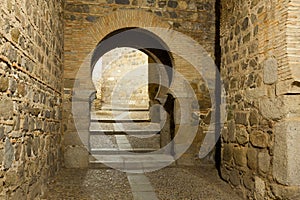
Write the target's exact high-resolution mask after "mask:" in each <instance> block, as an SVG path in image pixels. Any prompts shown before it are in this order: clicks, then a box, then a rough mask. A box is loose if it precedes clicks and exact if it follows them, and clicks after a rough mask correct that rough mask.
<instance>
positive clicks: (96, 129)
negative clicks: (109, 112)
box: [90, 121, 160, 135]
mask: <svg viewBox="0 0 300 200" xmlns="http://www.w3.org/2000/svg"><path fill="white" fill-rule="evenodd" d="M159 132H160V124H158V123H151V122H139V123H128V122H95V121H94V122H93V121H92V122H91V124H90V133H91V134H103V133H104V134H109V135H111V134H128V135H131V134H133V135H153V134H156V133H159Z"/></svg>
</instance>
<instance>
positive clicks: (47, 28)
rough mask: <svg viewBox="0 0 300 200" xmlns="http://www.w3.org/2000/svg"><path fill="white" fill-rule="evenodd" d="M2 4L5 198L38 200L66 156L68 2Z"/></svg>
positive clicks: (0, 133) (1, 169)
mask: <svg viewBox="0 0 300 200" xmlns="http://www.w3.org/2000/svg"><path fill="white" fill-rule="evenodd" d="M0 4H1V8H0V13H1V15H0V27H1V28H0V36H1V37H0V38H1V39H0V52H1V53H0V54H1V55H0V199H34V198H35V197H37V196H39V195H41V194H43V191H44V189H45V182H46V181H47V179H48V177H49V176H52V175H54V174H55V172H56V171H57V170H58V169H59V168H60V166H61V161H62V158H63V157H62V152H61V131H62V130H61V119H62V115H61V113H62V112H61V103H62V96H61V94H62V88H63V86H62V82H61V80H62V74H63V66H62V60H63V42H62V41H63V15H62V12H63V10H62V9H63V4H62V1H59V0H57V1H56V0H55V1H35V0H16V1H11V0H1V1H0Z"/></svg>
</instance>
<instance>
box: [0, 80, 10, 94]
mask: <svg viewBox="0 0 300 200" xmlns="http://www.w3.org/2000/svg"><path fill="white" fill-rule="evenodd" d="M8 84H9V79H8V78H7V77H0V92H5V91H6V90H7V89H8Z"/></svg>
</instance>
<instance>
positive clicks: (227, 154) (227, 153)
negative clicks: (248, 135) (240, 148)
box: [223, 144, 233, 162]
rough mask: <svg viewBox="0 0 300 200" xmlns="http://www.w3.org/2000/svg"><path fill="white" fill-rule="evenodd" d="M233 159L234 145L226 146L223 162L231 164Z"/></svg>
mask: <svg viewBox="0 0 300 200" xmlns="http://www.w3.org/2000/svg"><path fill="white" fill-rule="evenodd" d="M232 158H233V145H232V144H224V148H223V160H225V161H227V162H230V161H231V159H232Z"/></svg>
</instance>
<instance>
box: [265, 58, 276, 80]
mask: <svg viewBox="0 0 300 200" xmlns="http://www.w3.org/2000/svg"><path fill="white" fill-rule="evenodd" d="M277 79H278V64H277V60H276V59H275V58H269V59H267V60H266V61H265V63H264V83H265V84H274V83H276V81H277Z"/></svg>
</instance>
